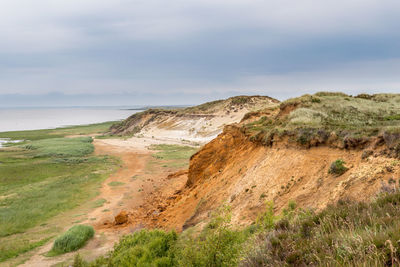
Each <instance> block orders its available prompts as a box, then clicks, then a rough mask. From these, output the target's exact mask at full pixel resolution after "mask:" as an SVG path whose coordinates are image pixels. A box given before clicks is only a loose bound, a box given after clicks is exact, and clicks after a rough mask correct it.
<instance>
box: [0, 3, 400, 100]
mask: <svg viewBox="0 0 400 267" xmlns="http://www.w3.org/2000/svg"><path fill="white" fill-rule="evenodd" d="M399 27H400V1H399V0H334V1H332V0H323V1H317V0H313V1H309V0H296V1H294V0H291V1H289V0H229V1H228V0H168V1H166V0H107V1H106V0H68V1H66V0H35V1H32V0H1V2H0V105H1V104H2V101H1V98H2V99H3V102H5V101H8V99H11V98H12V99H14V101H16V102H18V97H19V95H22V96H21V97H22V98H23V97H25V98H24V99H25V100H26V99H27V98H28V99H29V97H32V99H34V98H35V99H36V98H37V95H40V96H41V97H42V100H43V101H42V102H43V103H44V104H46V99H48V101H51V100H50V99H51V97H50V96H52V97H54V96H63V95H68V97H69V99H72V100H71V101H72V102H74V100H73V99H74V96H76V95H80V94H83V95H86V96H87V95H92V94H93V95H99V97H98V99H102V97H103V98H105V99H106V98H107V96H110V99H111V98H112V97H111V96H119V97H120V98H121V99H124V100H125V102H129V103H132V104H153V102H154V104H159V103H158V102H160V103H161V102H162V101H165V102H167V103H166V104H183V102H185V101H186V102H188V104H192V103H195V102H199V101H202V100H203V98H202V97H200V96H205V98H206V99H209V98H210V99H212V98H219V97H225V96H228V95H234V94H242V93H243V94H262V95H270V96H272V97H276V98H279V99H286V98H288V97H292V96H298V95H301V94H304V93H312V92H316V91H322V90H326V91H328V90H329V91H332V90H334V91H344V92H347V93H349V94H357V93H360V92H370V93H376V92H400V49H399V48H400V30H399ZM10 95H11V96H10ZM24 95H25V96H24ZM34 95H36V96H34ZM179 95H180V96H184V97H177V96H179ZM10 97H11V98H10ZM76 99H79V97H78V96H76ZM85 99H86V98H85ZM93 99H96V98H93ZM115 99H118V97H116V98H115ZM153 100H154V101H153ZM115 101H117V102H118V100H115ZM72 102H71V103H72ZM122 102H124V101H122ZM122 102H121V104H127V103H122ZM143 102H146V103H143ZM150 102H151V103H150ZM93 103H94V104H96V103H97V102H96V100H94V101H93ZM93 103H92V104H93ZM9 104H10V103H9ZM79 104H82V103H80V102H79ZM98 104H103V102H102V101H100V100H99V101H98ZM113 104H117V103H113ZM3 105H4V103H3Z"/></svg>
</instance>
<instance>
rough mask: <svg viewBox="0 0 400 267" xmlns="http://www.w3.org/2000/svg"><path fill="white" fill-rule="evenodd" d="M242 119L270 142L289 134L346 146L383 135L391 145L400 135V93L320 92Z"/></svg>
mask: <svg viewBox="0 0 400 267" xmlns="http://www.w3.org/2000/svg"><path fill="white" fill-rule="evenodd" d="M256 115H257V116H256ZM254 117H257V119H256V120H254ZM243 123H244V130H245V131H246V132H247V133H248V134H250V135H252V136H253V138H254V139H256V140H258V141H261V142H263V143H265V144H268V145H272V143H273V142H274V141H277V140H279V139H282V137H285V136H287V137H289V140H291V141H296V142H298V143H300V144H302V145H308V146H314V145H318V144H322V143H328V144H335V145H337V146H339V147H341V146H342V147H344V148H347V147H357V146H360V145H361V146H362V145H363V144H367V143H368V142H369V141H370V140H371V137H379V136H380V137H381V138H382V139H383V142H385V143H386V144H387V145H388V146H389V147H395V146H396V145H398V144H397V143H396V142H395V140H396V139H399V137H400V94H376V95H367V94H362V95H358V96H355V97H352V96H349V95H346V94H343V93H327V92H320V93H316V94H314V95H304V96H301V97H298V98H293V99H289V100H287V101H284V102H282V103H281V104H280V106H279V107H277V108H269V109H266V110H264V111H263V112H261V113H260V112H258V113H257V112H256V113H249V114H247V115H246V116H245V118H244V120H243Z"/></svg>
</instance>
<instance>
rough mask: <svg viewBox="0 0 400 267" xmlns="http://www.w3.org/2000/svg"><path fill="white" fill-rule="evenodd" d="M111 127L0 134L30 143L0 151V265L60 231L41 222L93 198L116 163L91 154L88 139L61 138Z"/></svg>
mask: <svg viewBox="0 0 400 267" xmlns="http://www.w3.org/2000/svg"><path fill="white" fill-rule="evenodd" d="M110 124H111V123H102V124H95V125H89V126H78V127H69V128H60V129H53V130H38V131H21V132H8V133H0V136H1V137H8V138H13V139H24V140H26V139H29V140H34V141H25V142H24V143H23V144H17V145H13V146H11V147H8V148H6V149H1V150H0V261H4V260H6V259H8V258H11V257H15V256H17V255H18V254H20V253H23V252H26V251H29V250H31V249H33V248H35V247H37V246H40V245H43V244H44V243H45V242H47V241H48V239H49V238H50V237H52V236H54V235H55V234H56V233H57V231H58V230H59V229H57V228H56V227H54V226H46V221H48V220H49V219H50V218H52V217H54V216H56V215H58V214H61V213H62V212H64V211H67V210H70V209H73V208H75V207H77V206H78V205H80V204H82V203H85V202H86V201H88V200H90V199H91V198H93V197H94V196H95V195H96V192H97V187H98V186H99V185H100V183H101V182H102V181H103V180H104V179H105V178H107V177H108V174H109V173H110V172H111V171H112V170H113V169H114V168H115V166H116V164H117V161H116V160H115V159H112V158H109V157H96V156H93V155H91V153H92V152H93V145H92V144H91V138H87V137H79V138H63V136H65V135H75V134H88V133H93V132H95V133H96V132H103V131H105V130H107V129H108V127H109V126H110ZM33 229H36V230H33Z"/></svg>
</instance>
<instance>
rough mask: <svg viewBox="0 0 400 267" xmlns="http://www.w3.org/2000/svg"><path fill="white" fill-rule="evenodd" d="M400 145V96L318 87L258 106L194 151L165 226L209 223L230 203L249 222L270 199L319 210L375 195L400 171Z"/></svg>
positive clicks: (241, 221) (278, 207) (237, 217)
mask: <svg viewBox="0 0 400 267" xmlns="http://www.w3.org/2000/svg"><path fill="white" fill-rule="evenodd" d="M399 144H400V95H383V94H380V95H373V96H370V95H360V96H357V97H351V96H348V95H345V94H341V93H317V94H315V95H312V96H311V95H305V96H302V97H299V98H294V99H290V100H287V101H285V102H283V103H281V104H280V105H279V106H277V107H271V108H266V109H264V110H262V111H258V112H250V113H248V114H247V115H246V116H245V117H244V119H243V120H242V121H241V122H240V123H237V124H233V125H229V126H226V127H225V128H224V131H223V133H221V134H220V135H219V136H218V137H217V138H216V139H214V140H212V141H211V142H210V143H208V144H206V145H205V146H204V147H203V148H202V149H201V150H200V151H199V152H197V153H196V154H195V155H193V156H192V158H191V161H190V167H189V173H188V180H187V183H186V186H185V188H183V189H182V192H181V193H180V194H179V196H178V197H176V200H175V201H170V203H169V208H168V209H167V210H166V211H165V212H164V215H163V217H162V218H161V219H162V220H165V221H166V222H160V225H164V226H168V225H179V226H181V227H183V228H184V229H185V228H187V227H189V226H194V225H197V224H198V223H201V222H202V223H204V221H207V219H208V216H209V212H210V211H212V210H214V209H215V208H217V207H218V206H220V205H221V204H223V203H228V204H229V205H230V206H231V208H232V215H233V222H234V223H235V224H237V225H248V224H251V223H252V222H253V221H254V220H255V219H256V218H257V216H258V214H259V213H260V212H261V211H262V210H263V209H264V206H265V202H266V201H273V202H274V204H275V211H276V212H278V213H279V212H280V211H282V208H283V207H285V206H287V204H288V202H289V201H290V200H293V201H295V202H296V203H297V204H298V205H299V206H300V207H309V208H314V209H317V210H320V209H322V208H324V207H326V206H327V205H328V204H332V203H335V202H337V201H338V200H340V199H352V200H358V201H363V200H369V199H370V198H371V197H372V196H374V195H375V194H376V193H377V192H379V191H380V190H381V189H382V188H385V187H387V186H388V185H390V184H392V183H393V181H395V180H396V179H398V177H400V161H399V158H400V145H399ZM182 207H185V208H184V209H183V208H182ZM178 214H179V216H178Z"/></svg>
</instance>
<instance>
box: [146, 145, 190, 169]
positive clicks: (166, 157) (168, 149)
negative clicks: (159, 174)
mask: <svg viewBox="0 0 400 267" xmlns="http://www.w3.org/2000/svg"><path fill="white" fill-rule="evenodd" d="M150 149H151V150H155V151H156V153H154V154H153V157H154V158H155V160H154V161H150V162H149V164H148V166H147V167H148V168H152V165H154V164H155V163H157V164H162V166H163V167H168V168H183V167H187V166H188V165H189V159H190V157H191V156H192V155H193V154H194V153H196V152H197V150H198V148H196V147H191V146H181V145H167V144H161V145H152V146H150Z"/></svg>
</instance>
